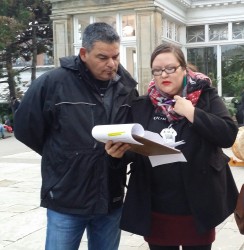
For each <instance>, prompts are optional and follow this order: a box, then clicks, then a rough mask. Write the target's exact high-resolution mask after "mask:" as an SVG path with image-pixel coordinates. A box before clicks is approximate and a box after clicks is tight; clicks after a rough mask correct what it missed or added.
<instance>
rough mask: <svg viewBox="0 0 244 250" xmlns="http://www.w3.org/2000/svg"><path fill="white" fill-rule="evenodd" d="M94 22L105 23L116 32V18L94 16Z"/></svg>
mask: <svg viewBox="0 0 244 250" xmlns="http://www.w3.org/2000/svg"><path fill="white" fill-rule="evenodd" d="M95 22H105V23H108V24H110V25H111V26H112V27H113V28H114V29H115V30H116V16H115V15H113V16H96V17H95Z"/></svg>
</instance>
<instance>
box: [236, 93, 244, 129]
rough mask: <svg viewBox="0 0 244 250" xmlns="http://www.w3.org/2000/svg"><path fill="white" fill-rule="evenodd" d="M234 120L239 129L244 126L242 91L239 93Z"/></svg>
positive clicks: (243, 98)
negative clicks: (239, 97)
mask: <svg viewBox="0 0 244 250" xmlns="http://www.w3.org/2000/svg"><path fill="white" fill-rule="evenodd" d="M236 120H237V123H238V125H239V126H240V127H241V126H244V89H243V90H242V93H241V99H240V103H239V104H238V105H237V112H236Z"/></svg>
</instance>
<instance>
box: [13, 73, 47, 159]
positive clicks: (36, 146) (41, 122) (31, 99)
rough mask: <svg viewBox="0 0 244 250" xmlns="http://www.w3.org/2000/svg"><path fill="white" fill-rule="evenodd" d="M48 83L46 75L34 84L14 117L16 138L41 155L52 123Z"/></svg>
mask: <svg viewBox="0 0 244 250" xmlns="http://www.w3.org/2000/svg"><path fill="white" fill-rule="evenodd" d="M47 82H48V75H46V74H45V75H42V76H40V77H39V78H38V79H36V80H34V81H33V82H32V84H31V86H30V87H29V89H28V90H27V92H26V93H25V95H24V98H23V99H22V101H21V103H20V106H19V108H18V110H17V111H16V113H15V116H14V134H15V137H16V138H17V139H18V140H19V141H21V142H22V143H24V144H25V145H27V146H28V147H30V148H31V149H32V150H34V151H36V152H37V153H39V154H40V155H41V154H42V149H43V145H44V141H45V138H46V136H47V134H48V130H49V126H50V123H51V119H50V117H49V113H51V105H50V101H49V100H48V90H47V89H46V88H45V85H47V84H46V83H47ZM50 85H51V84H50ZM49 91H50V90H49Z"/></svg>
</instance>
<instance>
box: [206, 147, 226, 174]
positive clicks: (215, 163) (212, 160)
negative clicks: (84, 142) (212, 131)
mask: <svg viewBox="0 0 244 250" xmlns="http://www.w3.org/2000/svg"><path fill="white" fill-rule="evenodd" d="M229 160H230V158H229V157H228V156H227V155H225V154H224V153H223V152H222V149H217V152H215V153H212V155H211V156H210V157H209V165H210V166H211V167H212V168H214V169H215V170H216V171H221V170H222V169H223V168H225V167H226V165H228V162H229Z"/></svg>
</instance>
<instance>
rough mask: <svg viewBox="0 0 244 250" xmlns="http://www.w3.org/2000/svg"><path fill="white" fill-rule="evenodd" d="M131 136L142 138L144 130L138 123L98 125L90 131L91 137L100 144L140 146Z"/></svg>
mask: <svg viewBox="0 0 244 250" xmlns="http://www.w3.org/2000/svg"><path fill="white" fill-rule="evenodd" d="M132 135H139V136H142V137H143V136H144V128H143V127H142V125H141V124H139V123H131V124H114V125H113V124H112V125H111V124H110V125H98V126H95V127H94V128H93V129H92V136H93V137H94V138H95V139H97V140H98V141H100V142H104V143H106V142H107V141H109V140H111V141H113V142H124V143H133V144H138V145H142V144H141V143H140V142H138V141H136V140H135V139H134V138H133V137H132Z"/></svg>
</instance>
